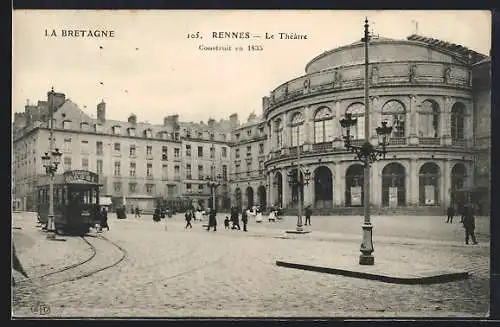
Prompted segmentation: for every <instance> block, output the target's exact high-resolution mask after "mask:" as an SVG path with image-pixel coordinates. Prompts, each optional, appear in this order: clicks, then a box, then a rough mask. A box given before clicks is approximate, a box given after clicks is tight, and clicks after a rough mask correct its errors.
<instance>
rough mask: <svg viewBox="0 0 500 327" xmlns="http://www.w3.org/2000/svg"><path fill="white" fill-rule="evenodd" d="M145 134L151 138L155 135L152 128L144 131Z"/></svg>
mask: <svg viewBox="0 0 500 327" xmlns="http://www.w3.org/2000/svg"><path fill="white" fill-rule="evenodd" d="M144 136H145V137H146V138H148V139H150V138H151V137H152V136H153V134H152V132H151V130H150V129H147V130H145V131H144Z"/></svg>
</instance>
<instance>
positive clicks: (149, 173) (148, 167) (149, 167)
mask: <svg viewBox="0 0 500 327" xmlns="http://www.w3.org/2000/svg"><path fill="white" fill-rule="evenodd" d="M146 176H147V177H153V164H152V163H148V164H147V165H146Z"/></svg>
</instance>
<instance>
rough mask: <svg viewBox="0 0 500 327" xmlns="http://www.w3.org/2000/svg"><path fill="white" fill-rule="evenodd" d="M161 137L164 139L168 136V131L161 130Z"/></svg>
mask: <svg viewBox="0 0 500 327" xmlns="http://www.w3.org/2000/svg"><path fill="white" fill-rule="evenodd" d="M161 138H162V139H164V140H166V139H167V138H168V133H167V132H161Z"/></svg>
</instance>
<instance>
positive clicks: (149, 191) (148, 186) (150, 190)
mask: <svg viewBox="0 0 500 327" xmlns="http://www.w3.org/2000/svg"><path fill="white" fill-rule="evenodd" d="M154 189H155V185H154V184H146V193H147V194H152V193H154Z"/></svg>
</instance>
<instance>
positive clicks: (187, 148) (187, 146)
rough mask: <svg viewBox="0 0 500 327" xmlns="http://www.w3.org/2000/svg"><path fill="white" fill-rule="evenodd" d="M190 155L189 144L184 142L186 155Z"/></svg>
mask: <svg viewBox="0 0 500 327" xmlns="http://www.w3.org/2000/svg"><path fill="white" fill-rule="evenodd" d="M190 156H191V145H189V144H186V157H190Z"/></svg>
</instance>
